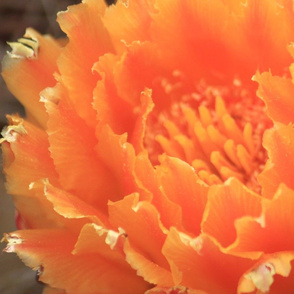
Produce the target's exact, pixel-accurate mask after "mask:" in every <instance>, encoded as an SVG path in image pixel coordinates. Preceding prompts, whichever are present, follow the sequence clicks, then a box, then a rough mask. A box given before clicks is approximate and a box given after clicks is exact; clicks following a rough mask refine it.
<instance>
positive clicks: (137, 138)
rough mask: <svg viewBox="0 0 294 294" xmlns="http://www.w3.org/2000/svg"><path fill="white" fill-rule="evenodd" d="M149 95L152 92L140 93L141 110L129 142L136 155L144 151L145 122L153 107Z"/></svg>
mask: <svg viewBox="0 0 294 294" xmlns="http://www.w3.org/2000/svg"><path fill="white" fill-rule="evenodd" d="M151 94H152V91H151V90H150V89H145V91H143V92H142V93H141V109H140V113H139V114H138V117H137V119H136V124H135V126H134V129H133V132H132V135H131V140H130V142H131V144H132V145H133V146H134V149H135V151H136V153H139V152H142V151H144V150H145V147H144V136H145V130H146V120H147V117H148V115H149V113H150V112H151V111H152V109H153V107H154V103H153V101H152V98H151Z"/></svg>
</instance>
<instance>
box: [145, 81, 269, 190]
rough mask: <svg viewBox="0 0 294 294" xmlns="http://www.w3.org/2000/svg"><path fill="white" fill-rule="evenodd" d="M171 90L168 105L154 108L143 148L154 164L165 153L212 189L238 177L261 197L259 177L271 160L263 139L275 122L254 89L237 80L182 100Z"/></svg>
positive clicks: (197, 91)
mask: <svg viewBox="0 0 294 294" xmlns="http://www.w3.org/2000/svg"><path fill="white" fill-rule="evenodd" d="M165 87H166V85H165ZM168 89H169V93H168V95H169V96H170V101H171V104H170V106H169V107H168V109H165V110H156V109H155V111H154V112H153V113H152V114H151V115H150V117H149V118H148V121H147V128H146V129H147V130H146V136H145V146H146V148H147V150H148V152H149V156H150V159H151V161H152V162H153V164H156V163H157V160H158V155H160V154H161V153H163V152H165V153H166V154H168V155H170V156H174V157H178V158H180V159H182V160H184V161H186V162H188V163H189V164H190V165H192V166H193V167H194V169H195V171H196V173H197V174H198V176H199V177H200V178H201V179H202V180H203V181H204V182H206V183H207V184H208V185H212V184H218V183H221V182H223V181H225V180H226V179H228V178H230V177H235V178H238V179H239V180H240V181H242V182H243V183H244V184H245V185H247V186H248V187H249V188H251V189H253V190H254V191H256V192H260V186H259V184H258V181H257V176H258V174H259V173H260V172H261V170H262V169H263V167H264V164H265V161H266V158H267V154H266V151H265V149H264V148H263V146H262V136H263V133H264V131H265V130H266V129H267V128H269V127H271V121H270V120H269V119H268V117H267V116H266V113H265V106H264V104H263V102H262V101H261V100H260V99H259V98H258V97H256V95H255V89H249V88H248V89H246V87H244V86H242V83H241V81H239V80H237V79H236V80H235V81H234V82H233V83H232V84H231V85H229V86H226V87H224V86H218V87H212V86H208V85H206V84H205V83H204V82H200V83H199V84H198V85H197V86H196V87H195V91H193V92H190V93H188V94H181V95H180V99H179V98H177V99H174V97H173V93H172V92H173V90H172V86H171V85H169V86H168ZM177 93H179V92H178V90H177ZM178 97H179V96H178Z"/></svg>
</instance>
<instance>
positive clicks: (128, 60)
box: [114, 41, 170, 108]
mask: <svg viewBox="0 0 294 294" xmlns="http://www.w3.org/2000/svg"><path fill="white" fill-rule="evenodd" d="M168 73H169V74H170V72H168ZM165 75H167V72H166V70H164V68H163V67H162V62H161V60H160V58H159V56H158V53H157V50H156V48H155V46H154V44H152V43H151V42H143V43H141V42H139V41H138V42H133V43H131V44H125V52H124V54H123V55H122V57H121V59H120V61H119V62H118V64H117V66H116V67H115V69H114V79H115V83H116V86H117V91H118V94H119V96H120V97H121V98H122V99H123V100H125V101H127V102H128V103H129V104H130V105H132V106H133V107H136V106H137V105H139V104H140V94H141V92H142V91H144V89H146V88H150V89H152V93H153V95H152V99H153V100H154V103H155V105H156V107H158V108H163V107H166V106H167V105H168V104H169V103H170V98H169V97H168V95H166V93H164V90H163V87H162V85H161V84H160V81H162V77H163V76H165ZM163 97H164V98H163Z"/></svg>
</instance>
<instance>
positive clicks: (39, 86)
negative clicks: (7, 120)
mask: <svg viewBox="0 0 294 294" xmlns="http://www.w3.org/2000/svg"><path fill="white" fill-rule="evenodd" d="M24 37H25V38H29V39H31V40H32V41H29V40H28V39H25V38H21V39H19V41H18V42H14V43H11V47H12V52H11V53H9V54H8V55H7V56H6V57H5V58H4V60H3V67H2V70H3V71H2V76H3V78H4V80H5V82H6V85H7V87H8V89H9V90H10V92H11V93H12V94H13V95H14V96H15V97H16V98H17V99H18V100H19V101H20V102H21V103H22V105H23V106H24V107H25V109H26V112H27V114H28V117H29V118H30V120H32V121H33V122H36V123H37V124H39V125H41V126H42V127H43V128H45V127H46V121H47V117H48V116H47V114H46V112H45V108H44V105H43V104H42V103H40V101H39V100H40V95H39V93H40V91H41V90H43V89H45V88H46V87H52V86H54V85H55V83H56V80H55V78H54V76H53V74H54V73H55V72H57V66H56V59H57V57H58V56H59V54H60V47H59V45H58V43H57V42H55V41H54V40H53V39H52V38H50V37H47V36H46V37H43V36H41V35H40V34H38V33H37V32H36V31H34V30H33V29H27V30H26V33H25V35H24ZM27 42H31V43H32V44H34V45H33V46H34V47H32V46H31V45H32V44H29V46H31V47H30V48H32V49H28V47H27V46H26V45H25V44H27Z"/></svg>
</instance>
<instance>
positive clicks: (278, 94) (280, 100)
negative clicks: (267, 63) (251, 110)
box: [253, 72, 294, 124]
mask: <svg viewBox="0 0 294 294" xmlns="http://www.w3.org/2000/svg"><path fill="white" fill-rule="evenodd" d="M253 80H254V81H256V82H258V83H259V88H258V91H257V95H258V96H259V97H260V98H261V99H262V100H263V101H264V102H265V104H266V107H267V112H268V115H269V117H270V118H271V119H272V120H274V121H275V122H281V123H283V124H288V123H291V122H294V117H293V112H294V102H293V95H294V85H293V83H292V81H291V80H290V79H286V78H282V77H279V76H272V74H271V73H270V72H264V73H262V74H259V73H257V74H256V75H255V76H254V77H253Z"/></svg>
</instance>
